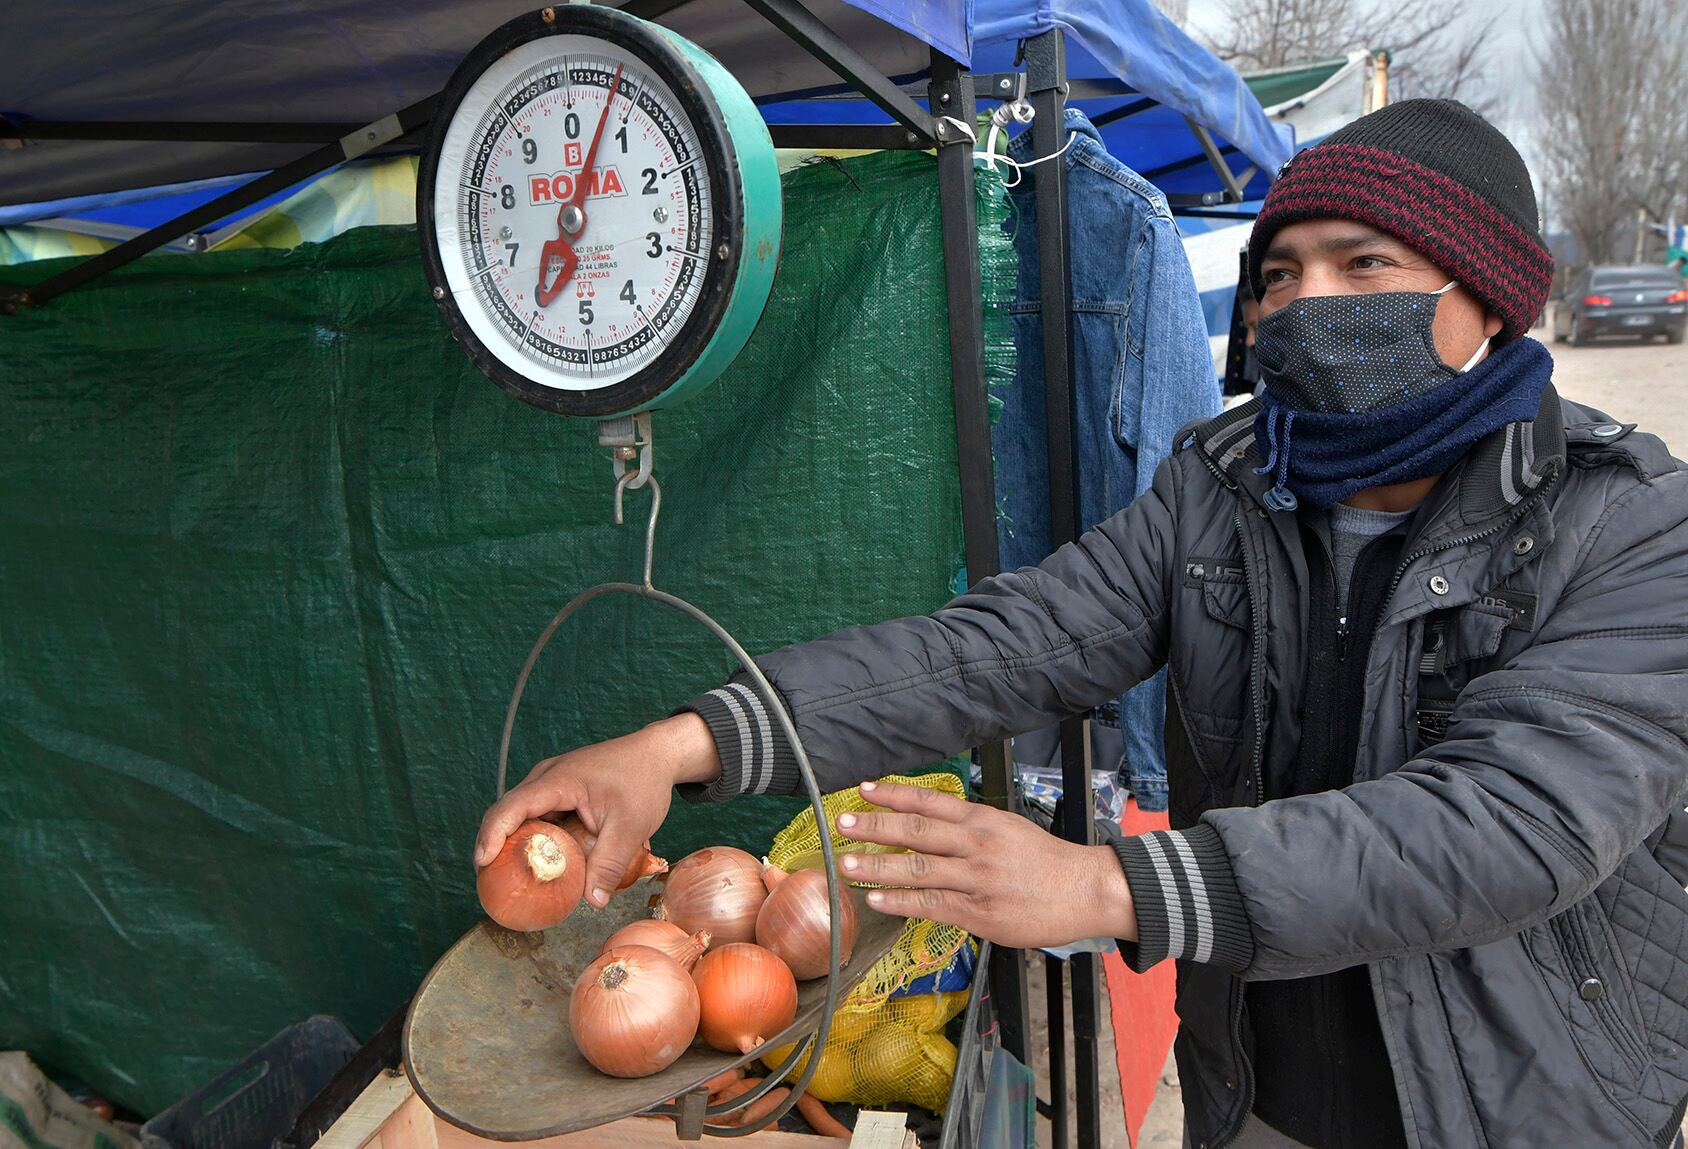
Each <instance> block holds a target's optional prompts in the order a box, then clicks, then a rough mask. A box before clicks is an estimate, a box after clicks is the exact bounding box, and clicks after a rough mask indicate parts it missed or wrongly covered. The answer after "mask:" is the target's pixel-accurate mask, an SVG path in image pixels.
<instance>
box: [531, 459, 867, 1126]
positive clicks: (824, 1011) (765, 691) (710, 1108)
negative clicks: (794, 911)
mask: <svg viewBox="0 0 1688 1149" xmlns="http://www.w3.org/2000/svg"><path fill="white" fill-rule="evenodd" d="M643 486H649V487H650V488H651V513H650V518H649V520H648V521H647V523H646V526H645V567H644V576H645V577H644V582H643V583H627V582H607V583H599V584H598V585H596V586H592V587H588V588H587V589H586V590H583V591H581V592H580V593H579V594H577V595H575V597H574V598H572V599H570V600H569V602H568V604H567V605H566V606H564V607H563V608H562V609H561V610H559V611H558V612H557V613H556V614H555V615H554V616H553V617H552V619H551V621H550V622H549V623H548V624H546V626H545V629H544V630H542V631H540V633H539V637H538V638H537V639H535V640H534V644H533V648H532V649H531V650H529V651H528V656H527V659H526V661H524V662H523V663H522V669H521V673H520V674H518V675H517V676H516V686H515V689H514V690H513V691H512V692H511V694H510V703H509V705H508V706H507V707H506V708H505V711H504V731H503V734H502V736H501V737H500V738H499V742H498V796H499V797H500V798H502V797H503V796H504V791H505V785H506V782H507V780H508V776H509V772H508V765H509V758H510V735H511V732H512V731H514V730H515V727H516V714H517V711H518V710H519V709H520V708H521V704H522V695H523V693H524V692H525V691H526V690H527V684H528V679H529V677H530V676H531V675H532V674H533V668H534V666H535V665H536V664H537V663H538V662H539V656H540V654H542V653H543V652H544V650H545V648H546V646H547V645H548V644H549V643H550V642H551V639H552V638H553V637H554V636H555V635H556V633H557V631H558V630H559V629H560V628H561V627H562V625H563V623H565V622H567V621H568V620H569V618H570V617H572V616H573V615H574V614H575V613H576V612H578V611H579V610H580V609H581V608H582V607H584V606H585V605H586V604H587V603H589V602H592V601H593V600H595V599H600V598H605V597H607V596H609V595H618V594H619V595H630V596H632V597H634V598H640V599H645V600H646V601H649V602H654V603H658V604H660V605H662V606H665V607H669V608H670V609H672V610H675V611H678V612H679V613H680V614H683V615H685V616H686V617H687V618H690V619H692V620H694V621H695V622H697V623H699V624H701V625H702V626H703V627H704V629H706V630H707V631H709V633H710V634H712V635H714V636H715V638H716V639H717V640H718V641H720V643H721V644H722V645H723V646H725V647H726V648H727V649H728V650H729V651H731V652H732V654H733V657H734V658H736V659H738V662H739V665H740V666H741V667H743V669H744V671H745V673H746V674H747V675H748V676H749V678H750V681H751V684H752V685H753V686H754V687H755V689H756V692H757V694H759V695H760V696H761V698H762V701H763V703H764V704H765V705H766V706H767V708H768V712H769V713H770V714H772V715H773V716H774V718H775V720H776V721H777V722H778V723H779V727H780V732H781V733H782V734H784V735H785V738H786V740H787V741H788V742H789V743H790V744H791V748H792V751H793V753H794V754H795V756H796V758H797V771H798V773H799V774H800V775H801V776H802V778H803V787H804V789H805V790H806V791H807V792H808V797H809V804H810V805H811V806H812V807H813V808H814V811H815V818H816V824H817V825H819V826H824V825H826V807H825V805H824V803H823V802H822V800H821V789H820V784H819V782H817V781H816V779H815V772H814V768H813V767H812V766H810V764H809V755H808V753H807V751H805V750H804V748H803V740H802V739H801V738H800V737H799V736H798V734H797V725H796V723H795V722H794V721H793V720H792V717H791V713H790V711H788V710H787V709H786V705H785V700H784V699H783V698H782V697H780V694H779V692H778V691H776V690H775V689H774V687H773V684H772V683H771V682H769V681H768V678H767V676H766V675H764V674H763V673H762V669H761V668H760V667H759V666H757V665H756V661H755V660H754V659H753V658H751V656H750V654H749V652H748V651H746V650H745V649H744V647H743V646H742V645H740V644H739V642H738V640H737V639H735V638H734V637H733V636H732V635H731V634H729V633H728V632H727V630H726V628H725V627H723V626H722V625H721V624H720V623H718V622H716V621H715V620H714V619H713V618H711V617H710V616H709V615H708V614H706V613H705V612H704V611H702V610H701V609H699V608H698V607H696V606H694V605H692V604H691V603H689V602H687V601H686V600H685V599H683V598H680V597H679V596H677V595H672V594H669V593H668V592H667V591H662V590H658V589H657V588H656V587H655V586H654V585H652V581H651V566H652V556H653V555H654V553H655V549H656V523H657V516H658V515H659V514H661V512H662V487H661V485H660V484H658V482H657V481H656V476H654V475H651V474H649V473H648V472H647V473H646V474H645V475H644V477H643V478H642V479H641V478H639V477H638V476H637V475H636V474H635V473H634V472H629V473H627V474H624V475H622V476H620V477H619V478H618V479H617V480H616V485H615V512H616V521H617V522H620V521H621V508H622V495H623V492H624V491H627V490H636V489H638V488H639V487H643ZM820 839H821V853H822V855H823V857H824V858H825V862H826V865H825V874H826V897H827V910H828V913H829V914H830V915H831V920H830V924H831V927H832V929H831V936H830V938H829V939H828V945H827V972H826V995H825V998H824V1000H823V1002H822V1005H821V1012H820V1022H819V1024H818V1025H817V1027H816V1029H815V1031H814V1032H813V1033H812V1034H809V1035H807V1036H806V1037H804V1038H803V1039H802V1041H801V1042H800V1043H799V1045H798V1048H797V1049H796V1050H794V1051H793V1053H792V1056H791V1057H789V1058H787V1059H786V1061H785V1065H786V1066H787V1069H786V1071H785V1072H784V1073H781V1072H777V1071H773V1072H770V1073H769V1074H768V1076H767V1077H766V1078H765V1079H763V1081H762V1083H761V1084H760V1085H758V1086H757V1087H756V1088H754V1089H752V1090H750V1091H748V1092H746V1093H744V1094H741V1095H739V1096H737V1097H734V1098H732V1099H730V1100H728V1101H724V1102H720V1103H718V1104H715V1105H707V1106H704V1107H702V1115H704V1116H707V1117H719V1116H721V1115H722V1114H725V1113H732V1112H735V1111H737V1110H739V1109H744V1108H748V1107H749V1106H750V1105H752V1104H754V1103H755V1102H756V1101H757V1100H758V1099H759V1098H761V1097H762V1096H764V1095H765V1094H767V1093H768V1092H770V1091H771V1090H773V1089H775V1088H777V1087H778V1086H779V1085H780V1084H781V1082H783V1081H784V1080H785V1079H786V1077H787V1076H788V1075H789V1073H790V1067H792V1066H795V1065H797V1064H798V1059H799V1058H800V1057H801V1056H802V1055H804V1054H806V1053H808V1052H809V1051H810V1049H814V1050H821V1049H824V1048H825V1047H826V1039H827V1037H828V1036H829V1035H830V1033H831V1030H832V1015H833V1013H834V1012H835V1011H836V1010H837V1009H838V997H839V984H838V983H839V980H840V977H839V966H840V962H839V952H840V948H841V947H840V938H839V933H838V922H839V914H840V908H839V904H840V896H841V895H840V891H839V888H838V874H837V867H836V865H835V862H834V859H833V851H832V835H831V834H821V835H820ZM819 1064H820V1058H819V1057H808V1058H806V1059H805V1060H804V1062H803V1069H802V1072H800V1073H799V1074H798V1075H797V1079H796V1080H795V1081H793V1082H792V1083H791V1086H790V1092H789V1093H788V1094H787V1095H786V1096H785V1098H783V1099H782V1100H781V1101H780V1103H779V1104H778V1105H776V1106H774V1107H773V1109H771V1110H769V1111H768V1112H767V1113H766V1114H764V1115H763V1116H762V1117H761V1118H760V1119H759V1120H757V1121H756V1122H754V1123H752V1124H747V1125H713V1124H709V1123H707V1122H705V1123H704V1124H703V1125H702V1127H701V1129H702V1132H704V1133H708V1134H711V1135H713V1136H716V1137H745V1136H748V1135H750V1134H752V1133H755V1132H758V1131H759V1130H762V1129H765V1128H767V1127H768V1126H770V1125H773V1124H774V1123H775V1122H777V1121H779V1119H780V1118H781V1117H783V1116H785V1115H786V1113H788V1112H790V1110H791V1108H792V1107H793V1106H795V1105H796V1104H797V1099H798V1097H799V1096H801V1095H802V1093H803V1091H804V1090H806V1089H807V1088H808V1087H809V1082H810V1080H811V1079H812V1078H813V1077H814V1075H815V1070H816V1068H817V1067H818V1066H819ZM697 1108H698V1107H697V1106H696V1105H695V1102H694V1103H693V1104H692V1105H690V1106H688V1105H686V1104H684V1103H680V1104H674V1103H669V1104H663V1105H658V1106H655V1107H653V1108H651V1109H649V1110H647V1111H646V1112H647V1113H650V1114H655V1115H659V1116H667V1117H673V1118H674V1119H675V1121H676V1123H677V1124H679V1125H681V1126H684V1125H685V1124H686V1123H688V1119H689V1118H691V1117H695V1116H696V1114H697Z"/></svg>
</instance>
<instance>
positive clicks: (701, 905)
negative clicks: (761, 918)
mask: <svg viewBox="0 0 1688 1149" xmlns="http://www.w3.org/2000/svg"><path fill="white" fill-rule="evenodd" d="M767 899H768V888H767V887H766V886H765V885H763V884H762V863H761V862H759V861H757V860H756V859H755V858H753V857H751V856H750V855H749V854H747V853H745V852H744V851H743V850H735V849H734V848H733V847H731V846H711V847H709V848H707V849H703V850H699V851H697V853H695V854H688V855H686V856H685V857H684V858H681V859H680V860H679V861H678V862H676V863H674V866H673V868H672V869H670V870H669V871H668V877H667V879H666V880H665V883H664V885H663V889H662V895H661V897H660V898H658V899H657V904H656V908H655V912H654V913H653V914H652V915H651V916H652V917H656V918H660V919H662V920H663V921H669V922H673V923H674V924H675V925H677V926H679V927H680V928H681V929H683V930H685V931H686V932H687V933H689V934H693V933H697V932H698V931H699V930H706V931H708V933H709V936H710V937H712V938H714V939H715V944H716V945H725V944H730V943H733V942H751V941H755V940H756V914H757V912H758V911H759V910H761V908H762V903H763V902H765V901H766V900H767Z"/></svg>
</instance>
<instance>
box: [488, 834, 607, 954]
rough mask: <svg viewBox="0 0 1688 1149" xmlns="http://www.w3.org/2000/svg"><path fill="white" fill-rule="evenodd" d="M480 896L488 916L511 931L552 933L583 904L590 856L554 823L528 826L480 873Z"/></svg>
mask: <svg viewBox="0 0 1688 1149" xmlns="http://www.w3.org/2000/svg"><path fill="white" fill-rule="evenodd" d="M475 891H476V893H478V894H479V895H480V898H481V907H482V908H483V909H485V910H486V913H487V917H489V918H491V919H492V920H493V921H495V922H497V923H498V924H499V925H501V926H503V927H505V928H506V929H512V930H519V931H521V932H522V933H531V932H533V931H534V930H547V929H550V928H551V927H552V926H554V925H556V924H557V923H558V922H560V921H562V920H563V919H564V918H566V917H568V916H569V914H571V913H573V912H574V908H575V906H577V905H579V904H580V896H581V895H582V894H584V893H585V892H586V854H585V853H584V852H583V851H582V850H581V848H580V844H579V843H578V842H576V841H575V840H574V839H573V838H571V837H569V836H568V835H567V834H565V833H563V832H562V831H561V830H559V829H558V828H557V827H556V826H553V825H552V824H551V823H549V822H541V821H538V820H534V821H528V822H523V823H522V824H521V825H520V826H518V827H517V828H516V832H515V833H514V834H511V835H510V836H509V837H508V838H506V839H504V845H503V847H502V848H500V849H499V851H498V854H497V855H496V856H495V857H494V858H493V859H492V861H490V862H488V863H487V864H486V865H484V866H482V867H481V868H480V869H479V870H477V871H476V872H475Z"/></svg>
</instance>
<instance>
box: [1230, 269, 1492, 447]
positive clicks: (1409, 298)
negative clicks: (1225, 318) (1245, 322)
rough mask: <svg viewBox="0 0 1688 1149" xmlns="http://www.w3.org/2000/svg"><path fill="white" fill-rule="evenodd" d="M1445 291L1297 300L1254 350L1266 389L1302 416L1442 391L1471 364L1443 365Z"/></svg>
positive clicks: (1275, 318) (1268, 326)
mask: <svg viewBox="0 0 1688 1149" xmlns="http://www.w3.org/2000/svg"><path fill="white" fill-rule="evenodd" d="M1453 287H1454V284H1453V283H1452V282H1449V283H1448V284H1447V286H1445V287H1442V288H1441V289H1439V290H1437V291H1383V292H1378V293H1376V294H1373V295H1320V296H1311V297H1308V298H1305V299H1297V300H1295V301H1294V302H1293V303H1289V304H1286V305H1284V306H1283V307H1281V308H1279V309H1278V310H1277V311H1274V312H1272V314H1270V315H1264V316H1262V317H1261V318H1260V323H1259V325H1258V327H1257V328H1256V330H1255V336H1254V341H1255V342H1254V351H1255V356H1256V358H1257V359H1258V360H1259V362H1260V375H1261V378H1262V379H1263V380H1264V382H1265V384H1266V389H1267V390H1268V391H1270V392H1271V393H1272V395H1273V396H1274V397H1275V398H1276V399H1277V400H1278V401H1279V402H1281V403H1283V404H1284V405H1285V406H1287V407H1290V408H1292V409H1295V410H1301V411H1321V412H1327V413H1330V414H1358V413H1360V412H1362V411H1371V410H1375V409H1376V408H1379V407H1387V406H1391V405H1392V404H1395V403H1400V402H1403V401H1405V400H1408V399H1415V398H1417V397H1419V396H1421V395H1424V394H1425V393H1427V392H1430V391H1434V390H1436V389H1437V388H1438V387H1441V386H1442V385H1443V384H1444V383H1447V382H1448V381H1449V380H1451V379H1454V378H1456V377H1458V376H1459V375H1460V374H1462V373H1463V372H1464V371H1466V370H1467V369H1469V368H1470V367H1471V366H1472V364H1474V363H1476V362H1477V360H1479V359H1481V358H1482V357H1483V353H1484V351H1485V350H1486V349H1487V347H1488V340H1484V341H1483V344H1482V346H1480V347H1479V348H1478V349H1477V353H1476V354H1475V355H1473V356H1472V357H1471V359H1470V361H1469V362H1467V363H1466V365H1465V366H1464V367H1461V368H1458V369H1455V368H1453V367H1449V366H1448V365H1447V364H1446V363H1444V362H1442V356H1441V354H1440V353H1438V352H1437V350H1436V341H1435V339H1434V338H1433V336H1432V334H1431V330H1430V325H1431V323H1432V322H1434V320H1435V318H1436V304H1437V303H1438V302H1440V298H1441V296H1442V295H1444V294H1446V293H1447V292H1449V291H1451V290H1453Z"/></svg>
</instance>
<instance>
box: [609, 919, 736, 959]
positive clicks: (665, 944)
mask: <svg viewBox="0 0 1688 1149" xmlns="http://www.w3.org/2000/svg"><path fill="white" fill-rule="evenodd" d="M616 946H650V947H651V948H652V949H653V950H657V951H658V952H660V953H665V954H667V955H668V956H669V957H671V958H673V959H674V960H675V961H677V962H679V963H680V968H681V969H685V970H689V969H691V968H692V967H693V966H695V965H696V964H697V959H698V958H700V957H702V956H703V951H704V950H706V949H708V948H709V933H708V932H707V931H705V930H699V931H698V932H697V933H695V934H688V933H687V932H686V931H685V930H683V929H681V928H680V927H679V926H677V925H675V924H674V923H673V922H659V921H657V920H656V919H654V918H642V919H640V920H639V921H636V922H628V923H627V924H626V925H624V926H622V927H621V928H620V929H619V930H616V931H615V933H613V934H611V935H610V936H609V940H608V941H606V942H605V943H604V947H603V949H600V950H599V951H598V952H599V953H604V952H605V951H606V950H611V949H614V948H615V947H616Z"/></svg>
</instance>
